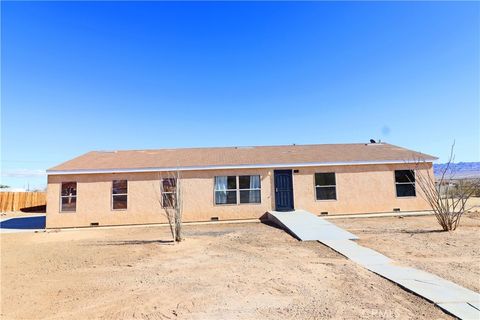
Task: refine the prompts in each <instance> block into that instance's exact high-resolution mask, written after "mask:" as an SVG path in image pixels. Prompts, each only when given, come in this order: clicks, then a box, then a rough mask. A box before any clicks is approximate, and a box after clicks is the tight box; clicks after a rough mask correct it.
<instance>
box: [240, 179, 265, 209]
mask: <svg viewBox="0 0 480 320" xmlns="http://www.w3.org/2000/svg"><path fill="white" fill-rule="evenodd" d="M238 185H239V189H240V203H260V200H261V199H260V197H261V196H260V176H239V177H238Z"/></svg>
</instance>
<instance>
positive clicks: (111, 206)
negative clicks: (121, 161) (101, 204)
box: [110, 179, 130, 211]
mask: <svg viewBox="0 0 480 320" xmlns="http://www.w3.org/2000/svg"><path fill="white" fill-rule="evenodd" d="M114 181H126V182H127V193H115V194H114V193H113V182H114ZM128 189H130V188H129V187H128V180H127V179H114V180H112V187H111V189H110V195H111V196H110V208H111V210H112V211H127V210H128V202H129V201H128ZM115 196H127V207H126V208H125V209H114V208H113V198H114V197H115Z"/></svg>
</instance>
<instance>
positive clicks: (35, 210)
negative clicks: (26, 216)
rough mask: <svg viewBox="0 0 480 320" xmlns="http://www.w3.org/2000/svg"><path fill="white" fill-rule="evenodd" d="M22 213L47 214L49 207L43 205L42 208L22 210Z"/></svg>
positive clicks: (34, 207) (35, 207)
mask: <svg viewBox="0 0 480 320" xmlns="http://www.w3.org/2000/svg"><path fill="white" fill-rule="evenodd" d="M20 211H21V212H28V213H32V212H34V213H46V212H47V205H46V204H43V205H40V206H33V207H27V208H22V209H20Z"/></svg>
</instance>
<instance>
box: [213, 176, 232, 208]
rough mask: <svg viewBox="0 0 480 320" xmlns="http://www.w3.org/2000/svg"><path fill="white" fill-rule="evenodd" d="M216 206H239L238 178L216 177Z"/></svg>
mask: <svg viewBox="0 0 480 320" xmlns="http://www.w3.org/2000/svg"><path fill="white" fill-rule="evenodd" d="M215 204H237V177H236V176H222V177H215Z"/></svg>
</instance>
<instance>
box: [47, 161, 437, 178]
mask: <svg viewBox="0 0 480 320" xmlns="http://www.w3.org/2000/svg"><path fill="white" fill-rule="evenodd" d="M437 159H438V158H431V159H420V161H421V162H426V163H432V162H433V161H435V160H437ZM418 162H419V161H418V160H379V161H346V162H306V163H274V164H243V165H212V166H183V167H144V168H110V169H73V170H51V169H49V170H47V175H65V174H101V173H134V172H166V171H201V170H231V169H268V168H301V167H326V166H349V165H350V166H351V165H381V164H403V163H418Z"/></svg>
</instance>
